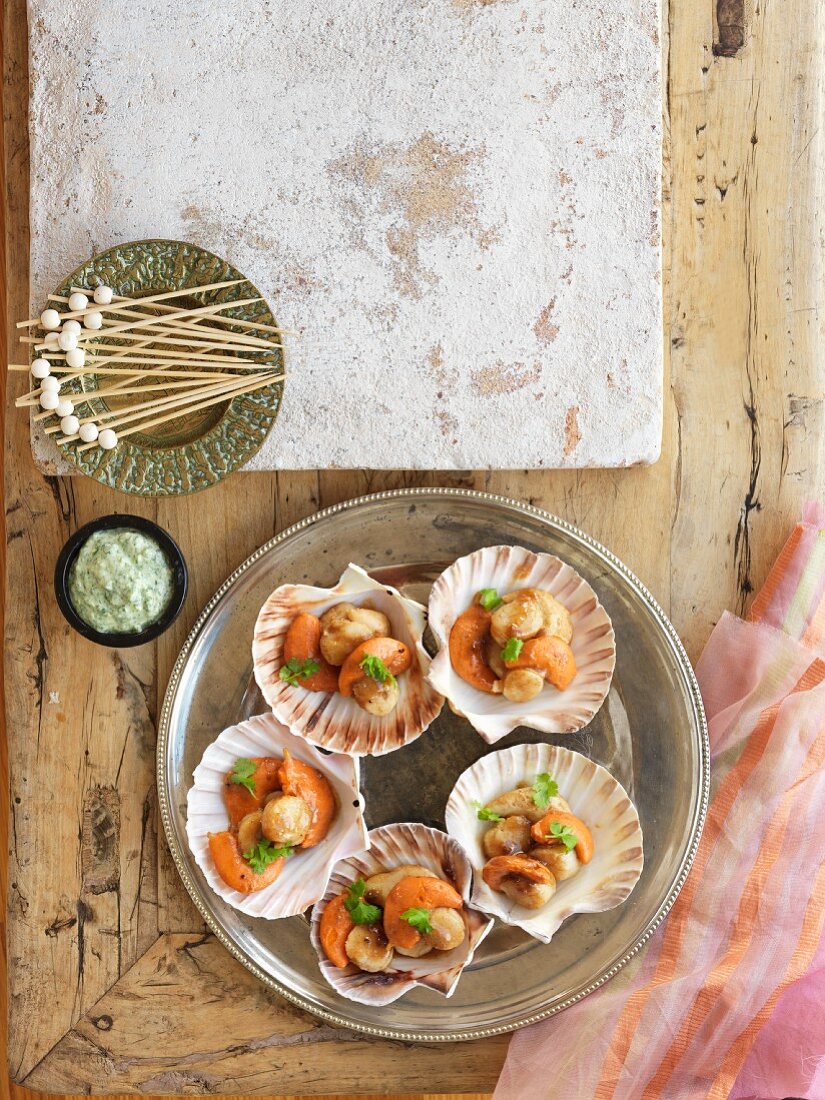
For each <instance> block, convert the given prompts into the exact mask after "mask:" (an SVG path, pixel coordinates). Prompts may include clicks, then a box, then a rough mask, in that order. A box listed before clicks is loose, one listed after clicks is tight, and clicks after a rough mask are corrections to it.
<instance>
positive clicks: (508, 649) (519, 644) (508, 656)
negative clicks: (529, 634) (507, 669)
mask: <svg viewBox="0 0 825 1100" xmlns="http://www.w3.org/2000/svg"><path fill="white" fill-rule="evenodd" d="M523 646H524V642H523V641H522V640H521V638H510V640H509V641H508V642H507V645H506V646H505V647H504V649H502V651H501V659H502V661H504V663H505V664H507V662H508V661H516V660H518V655H519V653H521V650H522V648H523Z"/></svg>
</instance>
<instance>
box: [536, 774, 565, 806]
mask: <svg viewBox="0 0 825 1100" xmlns="http://www.w3.org/2000/svg"><path fill="white" fill-rule="evenodd" d="M558 793H559V785H558V783H557V782H556V781H555V779H554V778H553V776H552V775H549V774H548V773H547V772H539V774H538V775H537V776H536V781H535V783H534V784H533V801H534V802H535V804H536V805H537V806H538V808H539V809H540V810H543V809H544V808H545V807H546V806H549V805H550V799H551V798H555V796H556V795H557V794H558Z"/></svg>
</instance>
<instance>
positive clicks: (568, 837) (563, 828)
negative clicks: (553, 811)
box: [547, 821, 579, 852]
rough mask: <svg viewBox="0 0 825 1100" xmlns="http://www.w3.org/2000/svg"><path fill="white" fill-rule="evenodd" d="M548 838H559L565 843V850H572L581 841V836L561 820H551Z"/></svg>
mask: <svg viewBox="0 0 825 1100" xmlns="http://www.w3.org/2000/svg"><path fill="white" fill-rule="evenodd" d="M547 839H548V840H557V841H558V842H559V843H560V844H563V845H564V850H565V852H569V851H571V850H572V849H573V848H575V847H576V845H577V844H578V843H579V838H578V837H577V836H576V834H575V833H574V832H573V830H572V829H571V828H570V826H569V825H562V824H561V822H560V821H553V822H551V824H550V832H549V833H548V834H547Z"/></svg>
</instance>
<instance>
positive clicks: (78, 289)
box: [65, 286, 301, 336]
mask: <svg viewBox="0 0 825 1100" xmlns="http://www.w3.org/2000/svg"><path fill="white" fill-rule="evenodd" d="M74 293H79V294H88V293H89V292H88V290H84V289H83V287H82V286H73V287H72V294H74ZM65 301H68V298H67V299H65ZM112 301H113V302H118V303H119V304H121V305H122V304H124V303H125V302H129V301H134V299H129V298H124V297H123V295H121V294H113V295H112ZM137 301H138V302H142V301H145V298H138V299H137ZM108 308H109V309H112V306H109V307H108ZM157 308H158V309H159V310H161V311H162V312H165V313H170V312H172V311H173V310H174V308H175V307H174V306H158V307H157ZM216 320H217V321H219V323H220V324H222V325H237V326H238V328H246V329H257V330H258V331H260V332H273V333H275V334H276V335H277V336H280V335H281V334H282V333H283V334H284V335H285V336H300V335H301V334H300V332H296V331H295V330H294V329H289V328H281V327H280V326H279V325H265V324H264V323H263V321H241V320H238V319H237V318H235V317H232V318H228V317H227V318H223V317H221V318H216ZM196 324H197V321H193V322H192V327H193V328H194V327H195V325H196Z"/></svg>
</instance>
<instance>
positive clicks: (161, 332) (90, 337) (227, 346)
mask: <svg viewBox="0 0 825 1100" xmlns="http://www.w3.org/2000/svg"><path fill="white" fill-rule="evenodd" d="M142 327H144V328H146V330H147V331H148V332H151V333H152V338H151V341H150V343H158V344H172V345H178V346H180V347H184V348H204V349H205V348H210V349H214V350H215V351H224V350H226V351H237V352H242V353H243V354H244V355H253V354H255V353H258V352H269V351H271V350H273V349H277V348H281V347H283V345H282V344H260V345H259V344H236V343H235V342H234V341H228V340H227V339H226V336H227V335H228V334H227V333H224V332H218V331H217V330H214V331H215V333H216V338H215V339H205V340H193V339H192V338H191V337H189V336H187V338H186V339H181V338H180V336H181V335H186V334H187V333H188V330H187V329H174V328H170V329H157V330H155V328H154V327H153V326H151V325H146V326H142ZM200 331H201V332H202V333H203V335H204V336H207V334H208V333H211V332H212V331H213V330H212V329H201V330H200ZM167 332H169V333H173V334H174V333H177V334H178V335H171V336H167V335H166V333H167ZM108 336H109V328H108V327H107V326H106V325H104V326H103V328H102V329H84V330H83V331H82V332H79V333H78V347H83V348H89V347H91V346H92V345H93V344H94V342H95V341H96V340H104V339H106V338H107V337H108ZM146 338H147V337H146V333H145V332H122V333H118V334H117V335H116V336H114V337H113V339H115V340H119V341H126V342H128V341H138V340H145V339H146ZM18 340H19V342H20V343H21V344H34V345H35V348H43V347H46V342H45V341H44V339H43V337H42V336H19V337H18Z"/></svg>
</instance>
